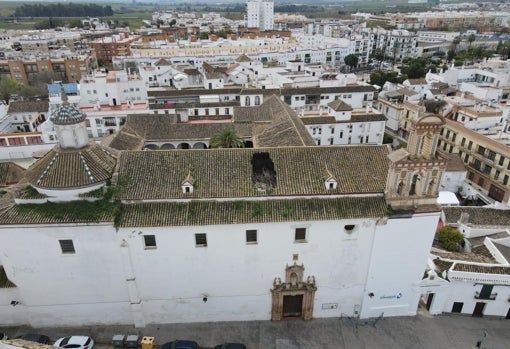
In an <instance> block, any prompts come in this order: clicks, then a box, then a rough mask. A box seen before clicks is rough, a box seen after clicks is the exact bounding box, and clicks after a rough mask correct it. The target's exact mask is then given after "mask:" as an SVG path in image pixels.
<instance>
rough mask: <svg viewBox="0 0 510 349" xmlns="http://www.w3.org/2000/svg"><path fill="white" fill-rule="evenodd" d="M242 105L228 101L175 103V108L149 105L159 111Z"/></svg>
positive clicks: (151, 108)
mask: <svg viewBox="0 0 510 349" xmlns="http://www.w3.org/2000/svg"><path fill="white" fill-rule="evenodd" d="M239 105H241V102H239V101H228V102H216V103H175V104H174V105H173V106H168V105H166V104H149V109H150V110H158V109H169V108H175V109H182V108H214V107H219V108H225V107H238V106H239Z"/></svg>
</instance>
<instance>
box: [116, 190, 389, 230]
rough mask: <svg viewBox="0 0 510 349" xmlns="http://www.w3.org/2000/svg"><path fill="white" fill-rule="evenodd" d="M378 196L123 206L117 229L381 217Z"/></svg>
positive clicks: (383, 207) (382, 211) (382, 208)
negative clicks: (119, 227)
mask: <svg viewBox="0 0 510 349" xmlns="http://www.w3.org/2000/svg"><path fill="white" fill-rule="evenodd" d="M386 207H387V206H386V201H385V200H384V198H382V197H357V198H356V197H347V198H334V199H294V200H262V201H229V202H227V201H221V202H216V201H191V202H187V203H146V204H132V205H124V207H123V211H122V218H121V221H120V226H121V227H135V226H136V227H148V226H184V225H212V224H246V223H266V222H288V221H311V220H334V219H354V218H364V217H374V218H375V217H382V216H385V215H386Z"/></svg>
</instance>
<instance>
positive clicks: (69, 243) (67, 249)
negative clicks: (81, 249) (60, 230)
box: [58, 240, 76, 254]
mask: <svg viewBox="0 0 510 349" xmlns="http://www.w3.org/2000/svg"><path fill="white" fill-rule="evenodd" d="M58 242H59V243H60V249H61V250H62V253H64V254H72V253H76V251H75V250H74V244H73V240H58Z"/></svg>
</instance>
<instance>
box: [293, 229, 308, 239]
mask: <svg viewBox="0 0 510 349" xmlns="http://www.w3.org/2000/svg"><path fill="white" fill-rule="evenodd" d="M294 241H296V242H306V228H296V230H295V232H294Z"/></svg>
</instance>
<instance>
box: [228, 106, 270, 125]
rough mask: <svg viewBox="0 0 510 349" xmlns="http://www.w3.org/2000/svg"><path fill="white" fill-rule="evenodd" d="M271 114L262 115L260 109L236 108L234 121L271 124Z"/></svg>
mask: <svg viewBox="0 0 510 349" xmlns="http://www.w3.org/2000/svg"><path fill="white" fill-rule="evenodd" d="M271 116H272V115H271V114H269V113H261V112H260V109H259V107H234V116H233V117H232V121H234V122H236V123H239V122H271V120H272V118H271Z"/></svg>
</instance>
